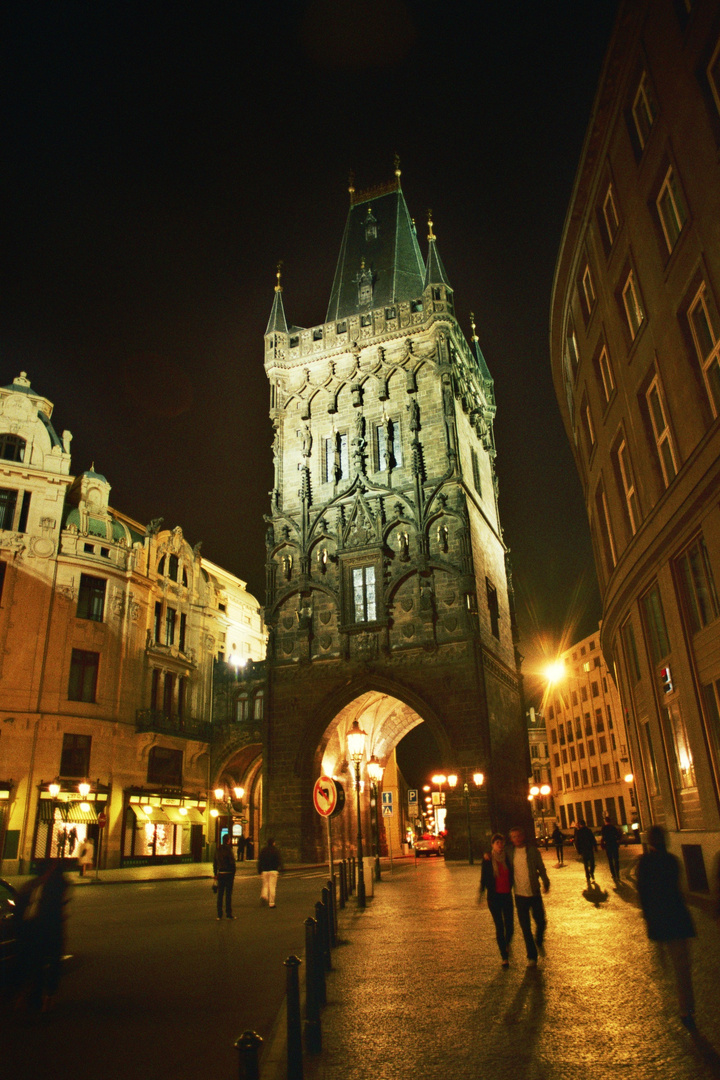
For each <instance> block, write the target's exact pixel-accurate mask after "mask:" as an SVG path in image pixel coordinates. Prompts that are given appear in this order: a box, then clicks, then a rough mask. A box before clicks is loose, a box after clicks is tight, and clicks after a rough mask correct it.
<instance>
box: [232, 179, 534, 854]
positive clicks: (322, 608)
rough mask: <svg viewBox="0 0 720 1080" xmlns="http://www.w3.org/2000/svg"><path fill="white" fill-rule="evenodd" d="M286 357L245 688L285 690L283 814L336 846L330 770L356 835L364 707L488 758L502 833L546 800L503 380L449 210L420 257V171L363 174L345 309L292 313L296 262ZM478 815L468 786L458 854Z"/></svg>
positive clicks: (451, 820)
mask: <svg viewBox="0 0 720 1080" xmlns="http://www.w3.org/2000/svg"><path fill="white" fill-rule="evenodd" d="M265 369H266V372H267V376H268V380H269V384H270V416H271V419H272V423H273V428H274V442H273V455H274V485H273V492H272V503H271V508H270V514H269V515H268V517H267V606H266V611H265V619H266V623H267V625H268V630H269V634H270V637H269V646H268V660H267V664H266V666H265V667H263V668H261V669H258V668H253V669H252V670H251V671H249V672H248V673H247V677H246V679H245V685H244V689H243V693H246V694H249V695H250V696H253V695H256V694H258V693H262V694H264V696H265V700H266V702H267V727H266V732H265V744H264V750H263V753H264V763H263V770H264V778H265V785H266V804H265V815H266V820H267V822H268V826H269V828H270V829H271V830H272V831H273V832H274V833H275V834H276V835H277V836H282V838H283V845H284V847H285V849H286V850H287V851H288V852H289V853H291V857H292V856H295V857H298V858H303V859H308V858H318V857H321V853H322V850H323V848H324V843H325V837H324V832H323V830H322V827H321V822H320V819H319V818H318V816H317V814H315V811H314V810H313V806H312V797H311V796H312V786H313V782H314V780H315V779H316V777H317V776H319V775H321V774H325V775H331V776H335V777H336V778H338V779H340V780H341V781H343V782H344V783H345V785H346V788H347V789H348V799H347V804H346V814H345V817H344V824H343V823H342V822H338V823H337V831H338V832H340V830H341V829H343V828H344V829H345V831H346V838H347V837H352V836H354V832H355V826H354V824H351V821H352V815H353V813H354V802H355V800H354V798H353V797H352V783H353V781H352V780H351V774H350V771H349V767H348V760H347V742H346V735H347V731H348V729H349V727H350V726H351V724H352V722H353V721H354V720H358V721H359V723H360V725H361V727H362V728H363V730H365V731H366V733H367V738H366V755H365V756H366V757H369V756H370V755H371V754H373V753H374V754H375V755H376V756H377V758H378V759H379V760H380V761H381V762H382V763H386V762H387V760H388V758H389V756H390V754H391V752H392V750H393V748H394V747H395V746H396V745H397V743H398V742H399V741H400V740H401V739H402V737H403V735H404V734H405V733H406V732H407V731H409V730H410V729H411V728H412V727H414V726H415V725H416V724H419V723H421V722H425V723H428V724H429V725H430V726H431V728H432V731H433V733H434V736H435V739H436V742H437V744H438V747H439V749H440V754H441V756H442V758H443V761H444V764H445V765H446V767H447V768H448V769H449V770H451V771H454V772H459V773H462V771H463V770H465V771H466V772H468V773H472V772H473V771H475V770H477V769H480V770H482V771H483V772H484V773H485V775H486V776H487V777H489V779H490V782H489V784H488V785H486V787H485V788H484V789H483V790H482V791H480V792H478V794H477V795H473V800H472V803H473V805H472V812H473V814H474V815H475V817H476V818H477V821H476V823H475V828H474V835H475V837H476V842H477V843H478V844H479V843H480V842H485V841H486V836H487V834H488V833H489V832H490V830H491V823H492V825H493V826H494V823H497V824H503V825H507V824H509V822H510V820H511V819H514V818H516V817H517V814H518V807H519V806H520V807H521V808H522V806H523V804H524V809H523V811H522V812H523V813H524V814H525V815H526V814H527V804H526V801H525V800H526V794H525V779H526V777H527V768H528V766H527V740H526V738H525V725H524V718H523V709H522V703H521V698H522V695H521V682H520V675H519V665H518V656H517V653H516V631H515V621H514V612H513V597H512V588H511V583H510V579H509V571H508V566H507V549H506V546H505V543H504V541H503V536H502V530H501V526H500V519H499V513H498V500H497V478H496V473H495V466H494V463H495V447H494V440H493V420H494V416H495V394H494V387H493V380H492V378H491V376H490V373H489V371H488V368H487V365H486V363H485V360H484V358H483V356H482V353H481V351H480V347H479V343H478V339H477V336H476V335H475V332H474V327H473V334H472V338H471V340H470V341H469V342H468V341H467V340H466V339H465V336H464V335H463V333H462V331H461V329H460V327H459V325H458V322H457V320H456V318H455V314H454V306H453V290H452V288H451V286H450V284H449V281H448V278H447V275H446V273H445V270H444V268H443V265H442V263H441V261H440V257H439V255H438V251H437V245H436V238H435V236H434V233H433V227H432V222H431V223H430V227H429V236H428V255H427V258H426V259H423V258H422V256H421V253H420V248H419V243H418V239H417V236H416V233H415V227H414V223H413V222H412V220H411V218H410V215H409V213H408V209H407V205H406V202H405V198H404V195H403V192H402V189H401V186H400V172H399V169H398V170H397V171H396V176H395V179H394V180H393V181H392V182H390V183H389V184H386V185H384V186H382V187H380V188H376V189H373V190H371V191H367V192H359V191H355V190H354V188H351V191H350V209H349V213H348V218H347V223H346V227H345V233H344V236H343V239H342V244H341V250H340V256H339V259H338V265H337V271H336V275H335V281H334V284H333V287H332V291H331V297H330V303H329V307H328V312H327V317H326V320H325V322H323V323H320V324H319V325H317V326H314V327H311V328H309V329H306V328H298V327H295V326H293V325H292V324H289V323H288V321H287V318H286V315H285V308H284V303H283V293H282V288H281V286H280V282H279V276H278V285H277V287H276V291H275V298H274V304H273V307H272V312H271V316H270V320H269V323H268V326H267V330H266V334H265ZM363 770H364V763H363ZM488 792H489V795H488ZM363 807H364V810H363V813H364V814H367V800H366V799H364V800H363ZM464 820H465V816H464V805H463V803H462V798H461V796H459V795H458V796H456V797H455V801H454V803H452V805H451V806H450V807H449V813H448V828H449V830H450V834H451V836H450V841H449V847H448V851H449V853H450V854H452V850H453V846H452V845H453V827H454V824H455V825H456V826H457V829H456V835H457V837H458V843H459V842H460V839H459V838H460V837H462V838H463V839H462V843H463V845H464V843H465V841H464V835H465V825H464ZM367 824H368V823H367V821H366V825H367ZM367 832H368V834H369V830H367ZM465 850H466V849H465V848H464V847H463V852H464V851H465Z"/></svg>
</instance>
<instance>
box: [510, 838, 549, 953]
mask: <svg viewBox="0 0 720 1080" xmlns="http://www.w3.org/2000/svg"><path fill="white" fill-rule="evenodd" d="M510 840H511V841H512V848H511V849H510V850H509V851H508V859H509V861H510V864H511V866H512V870H513V889H514V891H515V908H516V910H517V915H518V922H519V923H520V929H521V930H522V932H523V937H524V939H525V948H526V950H527V958H528V967H535V965H536V964H537V958H538V952H540V954H541V955H542V956H544V955H545V949H544V946H543V940H544V938H545V927H546V926H547V919H546V917H545V905H544V904H543V899H542V896H541V894H540V882H541V881H542V887H543V892H547V891H548V889H549V888H550V881H549V879H548V876H547V871H546V870H545V864H544V862H543V858H542V855H541V854H540V852H539V851H538V849H537V848H536V847H535V846H534V845H533V846H532V847H528V846H527V841H526V839H525V830H524V829H523V828H521V827H520V826H519V825H518V826H515V827H514V828H512V829H511V830H510ZM530 912H532V916H533V919H534V920H535V937H534V938H533V932H532V927H531V925H530Z"/></svg>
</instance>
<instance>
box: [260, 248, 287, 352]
mask: <svg viewBox="0 0 720 1080" xmlns="http://www.w3.org/2000/svg"><path fill="white" fill-rule="evenodd" d="M282 265H283V264H282V260H281V261H280V262H279V263H278V264H277V270H276V271H275V277H276V279H277V281H276V283H275V296H274V298H273V305H272V310H271V312H270V318H269V319H268V324H267V329H266V331H265V337H267V335H268V334H287V332H288V324H287V319H286V318H285V308H284V307H283V302H282V285H281V284H280V278H281V277H282Z"/></svg>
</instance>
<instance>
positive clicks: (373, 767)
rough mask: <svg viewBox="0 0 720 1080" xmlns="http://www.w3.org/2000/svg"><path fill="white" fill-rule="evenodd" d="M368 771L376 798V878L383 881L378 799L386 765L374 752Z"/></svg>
mask: <svg viewBox="0 0 720 1080" xmlns="http://www.w3.org/2000/svg"><path fill="white" fill-rule="evenodd" d="M367 771H368V775H369V777H370V783H371V784H372V789H373V795H374V798H375V880H376V881H381V880H382V875H381V872H380V810H379V807H378V801H379V798H380V781H381V780H382V778H383V773H384V772H385V767H384V766H383V765H381V764H380V762H379V761H378V759H377V758H376V757H375V755H374V754H373V755H372V757H371V758H370V760H369V761H368V764H367Z"/></svg>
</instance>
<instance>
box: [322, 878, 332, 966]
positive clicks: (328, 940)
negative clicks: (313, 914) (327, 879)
mask: <svg viewBox="0 0 720 1080" xmlns="http://www.w3.org/2000/svg"><path fill="white" fill-rule="evenodd" d="M322 905H323V908H324V909H325V925H324V927H323V930H324V934H323V947H324V949H325V967H326V968H327V970H328V971H332V930H331V926H332V908H331V907H330V890H329V889H328V888H327V887H325V888H324V889H323V891H322Z"/></svg>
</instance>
